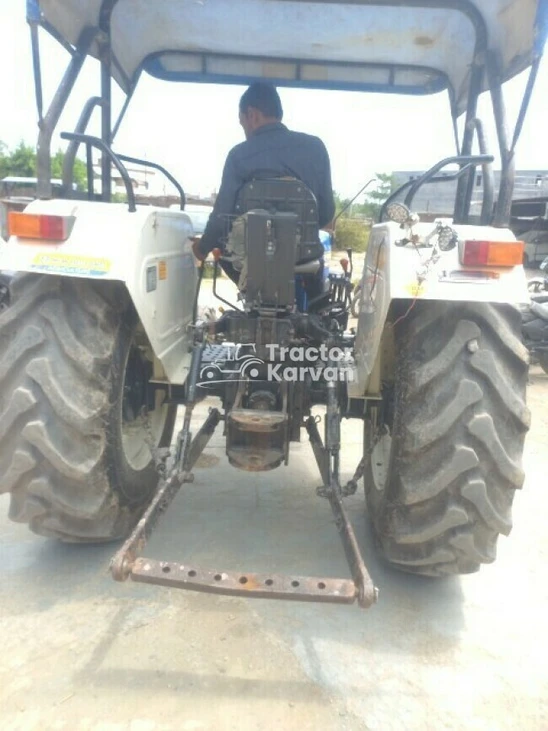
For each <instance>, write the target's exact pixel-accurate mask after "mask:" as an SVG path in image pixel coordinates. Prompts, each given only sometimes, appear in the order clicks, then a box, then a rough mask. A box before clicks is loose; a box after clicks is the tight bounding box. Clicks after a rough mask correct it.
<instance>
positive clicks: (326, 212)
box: [199, 122, 335, 256]
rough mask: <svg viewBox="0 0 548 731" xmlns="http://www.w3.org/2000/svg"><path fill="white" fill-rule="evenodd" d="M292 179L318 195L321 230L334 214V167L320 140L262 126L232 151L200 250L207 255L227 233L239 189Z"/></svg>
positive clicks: (277, 124) (279, 127)
mask: <svg viewBox="0 0 548 731" xmlns="http://www.w3.org/2000/svg"><path fill="white" fill-rule="evenodd" d="M260 177H262V178H264V177H277V178H280V177H292V178H297V179H298V180H301V181H302V182H303V183H304V184H305V185H306V186H308V188H310V190H311V191H312V192H313V193H314V195H315V196H316V200H317V201H318V213H319V223H320V228H321V227H323V226H326V225H327V224H328V223H329V222H330V221H331V220H332V219H333V216H334V215H335V202H334V200H333V189H332V187H331V166H330V163H329V155H328V154H327V150H326V149H325V145H324V144H323V142H322V141H321V140H320V139H319V137H313V136H312V135H307V134H303V133H302V132H293V131H291V130H289V129H287V127H286V126H285V125H283V124H282V123H281V122H274V123H272V124H265V125H263V126H262V127H259V128H258V129H257V130H255V132H254V133H253V134H252V135H251V137H250V138H249V139H248V140H246V141H245V142H242V143H241V144H239V145H236V147H233V148H232V150H231V151H230V152H229V154H228V157H227V159H226V162H225V167H224V170H223V178H222V181H221V187H220V189H219V194H218V196H217V200H216V201H215V206H214V208H213V212H212V214H211V216H210V218H209V221H208V223H207V226H206V229H205V231H204V235H203V236H202V240H201V242H200V245H199V248H200V250H201V252H202V254H204V256H205V255H206V254H208V253H209V252H210V251H211V250H212V249H214V248H215V247H216V246H219V243H220V240H221V239H222V238H223V237H225V236H226V234H227V231H228V222H229V218H228V217H229V216H231V215H233V214H234V209H235V206H236V199H237V196H238V192H239V191H240V188H241V187H242V186H243V185H244V184H245V183H247V182H249V181H250V180H253V179H254V178H260Z"/></svg>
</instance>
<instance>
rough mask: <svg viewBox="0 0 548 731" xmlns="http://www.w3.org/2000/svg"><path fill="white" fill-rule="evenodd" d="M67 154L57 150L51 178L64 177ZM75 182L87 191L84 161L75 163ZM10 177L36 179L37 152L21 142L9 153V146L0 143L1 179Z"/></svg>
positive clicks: (77, 160)
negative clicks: (64, 163) (64, 161)
mask: <svg viewBox="0 0 548 731" xmlns="http://www.w3.org/2000/svg"><path fill="white" fill-rule="evenodd" d="M64 157H65V153H64V152H63V151H62V150H57V152H56V153H55V155H53V157H52V159H51V177H52V178H62V177H63V160H64ZM73 174H74V182H75V183H76V185H77V186H78V188H79V189H80V190H87V170H86V165H85V163H84V162H83V161H82V160H79V159H78V158H76V160H75V161H74V173H73ZM8 176H14V177H20V178H35V177H36V150H35V149H34V147H32V146H31V145H26V144H25V143H24V142H23V141H21V142H20V143H19V144H18V145H17V147H16V148H15V150H13V151H11V152H10V151H9V150H8V147H7V145H5V144H4V143H3V142H1V141H0V178H5V177H8Z"/></svg>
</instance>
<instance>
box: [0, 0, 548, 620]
mask: <svg viewBox="0 0 548 731" xmlns="http://www.w3.org/2000/svg"><path fill="white" fill-rule="evenodd" d="M27 13H28V19H29V23H30V25H31V30H32V34H31V38H32V42H33V46H34V51H35V52H34V53H33V58H34V64H35V79H36V85H37V99H38V100H41V98H42V93H41V81H40V79H41V73H40V62H39V54H38V52H37V51H38V32H39V29H40V28H42V29H45V30H46V31H49V32H50V33H52V34H53V35H54V37H55V38H56V39H57V40H58V41H59V42H61V43H62V44H63V45H64V47H65V48H66V49H67V51H68V52H69V54H70V61H69V63H68V66H67V70H66V73H65V76H64V78H63V80H62V82H61V84H60V86H59V89H58V91H57V93H56V94H55V96H54V98H53V101H52V102H51V105H50V107H49V108H48V109H47V111H45V112H43V111H42V109H41V108H39V110H38V111H39V117H40V133H39V140H38V199H37V200H36V201H34V202H32V203H31V204H30V205H29V206H28V207H27V208H26V209H25V210H24V211H23V212H13V213H11V214H10V221H9V225H10V238H9V240H8V242H7V243H6V244H2V245H1V246H0V270H1V272H3V273H2V274H1V279H0V491H1V492H4V493H9V494H10V498H11V503H10V517H11V518H12V519H13V520H16V521H20V522H26V523H28V524H29V526H30V528H31V530H33V531H34V532H35V533H38V534H40V535H43V536H51V537H55V538H58V539H60V540H62V541H68V542H71V541H72V542H98V541H110V540H113V539H121V538H124V539H126V541H125V543H124V545H123V546H122V547H121V548H120V549H119V551H118V553H117V554H116V556H115V557H114V559H113V561H112V573H113V575H114V578H116V579H118V580H124V579H127V578H131V579H132V580H134V581H142V582H149V583H156V584H164V585H168V586H172V587H179V588H185V589H191V590H196V591H206V592H212V593H224V594H236V595H245V596H248V597H253V596H255V597H269V598H278V599H294V600H308V601H315V600H317V601H327V602H340V603H352V602H354V601H356V600H357V601H358V603H359V604H360V605H361V606H363V607H367V606H370V605H371V604H372V603H373V602H374V601H375V600H376V597H377V591H376V589H375V586H374V583H373V581H372V579H371V577H370V576H369V574H368V572H367V569H366V567H365V564H364V561H363V559H362V556H361V554H360V549H359V545H358V541H357V540H356V536H355V535H354V532H353V529H352V526H351V523H350V521H349V520H348V517H347V514H346V511H345V507H344V498H345V497H346V496H347V495H349V494H351V493H353V492H355V491H356V489H357V485H358V481H359V480H360V478H362V477H363V478H364V483H365V498H366V504H367V511H368V513H369V516H370V519H371V522H372V525H373V528H374V533H375V536H376V538H377V543H378V546H379V550H380V551H381V552H382V554H383V556H384V557H385V559H386V560H387V561H388V562H389V563H391V564H392V565H394V566H395V567H396V568H399V569H402V570H404V571H408V572H413V573H416V574H422V575H427V576H445V575H448V574H455V573H468V572H472V571H476V570H477V569H478V568H479V567H480V565H481V564H482V563H489V562H491V561H493V560H494V559H495V551H496V543H497V538H498V535H499V534H500V533H502V534H505V535H506V534H508V533H509V531H510V529H511V506H512V501H513V498H514V494H515V491H516V489H518V488H520V487H521V485H522V482H523V479H524V473H523V469H522V452H523V444H524V438H525V434H526V432H527V429H528V426H529V412H528V410H527V407H526V404H525V391H526V382H527V368H528V359H527V352H526V350H525V348H524V346H523V344H522V342H521V338H520V312H519V308H518V305H519V304H520V303H523V302H526V301H527V300H528V295H527V287H526V280H525V275H524V271H523V268H522V266H521V263H522V260H523V243H521V242H518V241H516V240H515V237H514V236H513V235H512V233H511V232H510V230H509V229H508V221H509V214H510V204H511V198H512V187H513V172H514V151H515V145H516V142H517V140H518V137H519V132H520V131H521V127H522V124H523V119H524V116H525V113H526V110H527V105H528V102H529V98H530V96H531V92H532V90H533V86H534V81H535V77H536V74H537V71H538V67H539V63H540V59H541V55H542V51H543V46H544V40H545V38H546V28H547V20H548V3H547V2H546V0H460V1H459V2H456V1H455V0H397V1H396V0H394V1H392V0H382V1H381V0H377V1H376V2H374V1H370V0H359V1H357V0H353V1H352V2H342V1H335V0H332V1H329V0H325V1H323V2H309V1H307V0H293V1H292V2H286V1H285V0H233V1H232V2H231V3H226V2H223V1H222V0H209V1H208V2H205V3H190V2H183V1H182V0H162V2H157V3H151V2H150V1H149V0H87V1H86V2H82V0H66V1H65V2H63V3H59V2H57V1H56V0H32V1H29V2H28V8H27ZM265 19H267V20H268V22H265ZM243 31H245V32H243ZM88 56H93V57H95V58H98V59H99V60H100V63H101V90H100V95H99V96H94V97H92V98H91V99H90V100H89V102H88V104H87V105H86V106H85V108H84V109H83V111H82V115H81V118H80V120H79V122H78V125H77V127H76V129H75V131H73V132H70V133H63V134H62V137H63V138H64V139H66V140H67V141H68V148H67V153H66V156H65V169H64V178H63V185H64V195H65V198H64V199H55V200H53V199H52V195H51V174H50V145H51V139H52V135H53V133H54V130H55V129H56V127H57V123H58V121H59V117H60V115H61V112H62V110H63V108H64V105H65V104H66V101H67V99H68V98H69V96H70V93H71V91H72V88H73V86H74V82H75V81H76V78H77V77H78V74H79V72H80V70H81V68H82V66H83V64H84V62H85V60H86V58H87V57H88ZM526 69H530V82H529V83H528V85H527V87H526V92H525V95H524V99H523V105H522V108H521V111H520V114H519V118H518V124H517V128H516V131H515V134H513V135H512V134H510V133H509V131H508V129H507V124H506V118H505V111H504V102H503V93H502V86H503V83H504V82H505V81H507V80H509V79H510V78H512V77H514V76H515V75H516V74H518V73H519V72H522V71H524V70H526ZM142 73H149V74H151V75H153V76H155V77H157V78H160V79H166V80H173V81H180V82H184V81H186V82H214V83H236V84H241V85H245V84H248V83H249V82H251V81H254V80H258V79H266V80H268V81H271V82H273V83H275V84H276V85H278V86H284V85H285V86H298V87H306V88H312V89H326V90H328V89H335V90H336V89H338V90H352V91H354V92H356V93H357V92H387V93H399V94H415V95H419V94H428V93H434V92H440V91H443V90H447V92H448V95H449V100H450V108H451V112H452V117H453V122H454V126H455V137H456V141H457V149H456V151H455V154H454V155H453V156H451V157H448V158H447V159H446V160H444V161H442V162H441V163H439V164H437V165H435V166H434V167H433V168H432V169H431V170H429V171H428V172H427V173H425V174H424V176H422V177H421V178H419V179H418V180H414V181H410V182H409V183H408V184H407V185H406V186H404V189H403V190H400V191H397V192H396V193H395V194H394V195H393V196H391V198H390V199H389V200H388V201H387V202H386V204H385V205H384V207H383V211H382V215H381V220H380V221H379V223H377V224H376V225H375V226H374V227H373V230H372V233H371V239H370V243H369V248H368V251H367V256H366V261H365V267H364V272H363V277H362V281H361V283H360V298H359V302H358V305H357V314H358V322H357V328H356V329H355V331H353V330H349V329H348V317H349V310H350V306H351V304H350V302H351V296H350V293H351V289H352V285H351V283H350V273H348V272H347V273H345V274H344V275H337V276H335V275H333V276H332V280H331V286H330V288H329V290H328V291H325V292H323V293H322V294H321V295H319V296H317V297H315V298H313V299H311V300H307V299H306V298H304V299H303V297H302V296H300V295H302V292H299V286H300V284H299V282H301V281H302V280H303V279H304V280H306V277H315V276H318V272H319V270H320V268H321V257H322V251H323V250H322V247H321V244H320V243H319V238H318V217H317V206H316V201H315V199H314V197H313V196H312V194H311V193H310V191H308V190H307V189H306V188H305V186H304V185H303V184H302V183H300V181H295V180H293V181H291V180H289V181H288V180H250V181H248V183H246V185H245V186H244V188H243V189H242V191H241V193H240V195H239V198H238V202H237V214H238V216H239V218H240V220H241V221H243V222H244V226H243V230H244V240H243V242H242V243H243V253H242V252H240V262H239V264H240V266H242V267H243V268H245V272H246V285H245V288H243V291H242V292H241V296H240V299H239V300H238V301H236V302H234V303H225V304H226V309H225V311H224V314H223V315H222V317H220V318H219V319H218V320H215V321H214V322H207V323H206V322H203V321H201V320H200V319H199V318H198V316H197V313H198V296H199V285H200V281H201V278H200V270H199V269H197V267H196V264H195V260H194V258H193V255H192V250H191V241H190V237H191V236H192V234H193V229H192V225H191V221H190V218H189V216H188V215H187V214H185V212H184V206H185V199H184V193H183V190H182V188H181V186H179V185H178V184H177V182H176V181H175V180H174V179H173V177H172V176H170V175H169V174H168V173H167V171H165V170H163V168H160V170H162V171H163V172H165V173H166V174H167V175H168V177H169V179H170V180H171V181H172V182H174V183H175V184H176V185H177V186H178V190H179V192H180V195H181V210H180V211H178V210H169V209H160V208H153V207H149V206H138V205H136V204H135V198H134V193H133V188H132V184H131V181H130V179H129V176H128V173H127V168H126V165H127V164H128V163H130V164H131V165H132V166H135V165H138V164H139V163H140V162H141V163H142V162H143V161H140V160H138V159H136V158H134V157H128V156H126V155H121V154H119V153H117V151H115V150H116V146H115V135H116V132H117V130H118V128H119V126H120V124H121V122H122V117H123V114H124V112H125V110H126V108H127V105H125V106H124V109H123V112H122V114H121V116H120V118H119V119H118V120H116V121H113V119H112V115H111V105H110V101H111V84H112V82H113V80H114V81H115V82H116V83H117V84H118V85H119V86H120V87H121V89H122V90H123V91H124V92H125V93H126V94H127V101H128V103H129V101H130V99H131V96H132V94H133V91H134V89H135V86H136V85H137V83H138V81H139V78H140V76H141V75H142ZM483 92H489V93H490V95H491V98H492V107H493V113H494V118H495V122H496V128H497V132H498V139H499V147H500V161H501V168H502V175H501V184H500V189H499V190H498V191H495V189H494V175H493V161H494V157H493V156H492V155H491V154H490V153H489V150H488V149H486V146H485V140H484V135H483V133H482V125H481V122H480V121H479V120H478V118H477V106H478V97H479V96H480V94H482V93H483ZM326 93H327V91H326ZM96 108H97V109H98V110H99V111H100V114H101V121H102V124H101V127H102V134H101V137H93V136H90V135H88V134H86V127H87V124H88V122H89V119H90V117H91V115H92V113H93V111H94V110H95V109H96ZM219 123H220V124H221V122H219ZM459 132H460V133H461V134H459ZM407 134H412V132H411V130H407ZM377 144H379V145H382V144H386V145H389V144H390V142H389V140H379V141H378V142H377ZM79 148H84V149H85V150H86V154H87V160H88V191H89V193H88V194H87V195H86V196H84V198H85V199H82V196H80V197H77V196H78V194H77V193H75V191H74V186H73V185H72V162H73V161H74V158H75V155H76V153H77V150H78V149H79ZM94 149H95V150H99V152H100V153H101V157H102V165H101V183H102V192H101V193H100V194H99V195H98V194H96V193H95V192H94V180H93V165H92V151H93V150H94ZM364 154H366V153H364ZM450 163H452V164H453V165H454V166H456V167H457V170H456V172H451V173H449V174H447V173H445V174H443V175H442V174H439V175H438V173H439V172H440V171H441V169H442V168H443V167H445V166H446V165H448V164H450ZM146 164H147V165H149V166H150V163H149V162H147V163H146ZM158 167H159V166H158ZM113 168H116V169H117V171H118V173H119V175H120V176H121V177H122V179H123V180H124V181H125V183H126V191H127V200H128V202H127V204H114V203H111V202H110V198H111V187H112V186H111V178H112V170H113ZM476 170H479V171H481V173H482V179H483V205H482V210H481V213H480V214H477V215H472V213H471V195H472V187H473V183H474V181H475V179H476ZM433 180H435V181H445V182H447V183H450V181H451V180H456V181H457V193H456V199H455V210H454V216H453V218H452V219H450V220H449V219H447V220H439V221H435V222H433V223H426V222H421V221H420V220H419V217H418V216H417V215H416V214H414V213H413V200H414V197H415V195H416V193H417V192H418V191H419V190H420V189H421V187H422V186H423V185H427V184H428V183H429V182H431V181H433ZM280 201H282V202H280ZM227 223H229V222H227ZM248 244H249V245H248ZM215 256H216V264H215V266H216V267H217V266H218V263H217V262H218V260H219V259H220V258H223V257H225V258H226V257H230V248H225V249H223V247H222V246H221V247H220V250H219V251H216V253H215ZM296 280H298V281H297V285H296V284H295V282H296ZM229 305H232V306H229ZM227 343H237V344H238V347H239V349H240V350H239V352H246V351H245V347H244V346H247V348H248V350H249V352H250V353H251V352H252V353H253V359H254V360H253V368H252V369H250V370H248V371H247V370H246V371H243V370H242V368H240V367H238V368H236V366H235V364H236V365H238V362H239V359H236V361H234V359H233V358H226V353H227V347H226V344H227ZM252 346H255V347H252ZM242 347H244V350H241V348H242ZM223 354H224V355H223ZM288 356H291V363H289V361H288ZM231 364H232V365H231ZM213 366H215V368H216V370H215V372H216V373H217V372H218V373H219V374H221V375H220V376H219V377H218V378H217V377H216V378H215V379H212V380H213V381H214V383H207V379H202V378H201V377H200V374H201V373H203V372H204V369H205V370H206V371H207V369H208V368H210V367H213ZM296 366H298V367H296ZM295 373H297V374H298V376H297V377H296V376H295ZM207 396H211V397H217V398H219V399H220V408H217V407H215V408H212V409H211V410H210V413H209V416H208V417H207V419H206V422H205V423H204V424H203V425H202V426H201V427H200V428H199V429H198V430H197V431H195V433H194V436H192V433H191V426H193V423H192V414H193V410H194V407H195V405H196V404H197V403H198V402H199V401H200V400H202V399H204V398H206V397H207ZM178 406H183V407H184V409H185V414H184V421H183V427H182V430H181V431H180V432H179V434H178V436H177V439H176V448H175V450H174V452H170V450H169V448H170V446H171V444H172V441H173V436H174V425H175V417H176V412H177V408H178ZM317 406H322V407H325V413H324V417H323V421H324V426H325V429H324V434H323V437H322V435H321V434H320V431H319V429H318V425H317V424H318V418H317V414H316V413H315V414H313V413H312V409H313V408H315V407H317ZM343 418H352V419H355V420H356V424H357V425H358V424H359V425H360V428H362V426H363V432H364V452H363V459H362V460H361V462H360V464H359V465H358V466H357V468H356V472H355V474H354V476H353V478H352V479H351V480H350V481H347V482H346V483H345V484H343V482H342V480H341V477H340V466H339V456H340V449H341V438H340V424H341V419H343ZM221 421H222V422H224V434H225V437H226V451H227V456H228V460H229V462H230V464H231V465H233V466H234V467H235V468H237V469H246V470H253V471H256V472H260V471H265V470H269V469H274V468H277V467H279V466H280V465H282V464H285V465H287V464H288V462H289V451H290V449H289V448H290V444H291V442H294V441H299V439H300V436H301V431H302V430H303V429H305V430H306V431H307V433H308V436H309V438H310V441H311V444H312V448H313V451H314V455H315V458H316V461H317V464H318V468H319V472H320V475H321V479H322V485H321V487H320V488H318V494H319V495H320V496H322V497H325V498H327V499H328V501H329V503H330V505H331V508H332V510H333V512H334V514H335V516H336V522H337V526H338V529H339V532H340V534H341V538H342V540H343V545H344V549H345V552H346V555H347V558H348V562H349V566H350V571H351V576H352V578H351V579H350V580H348V579H336V578H324V577H312V578H311V577H298V576H279V575H278V574H273V575H259V574H255V573H248V572H226V571H224V570H221V569H219V568H218V567H215V568H214V569H211V568H203V567H197V566H194V565H193V563H192V560H190V561H188V560H185V561H177V562H174V561H156V560H152V559H147V558H142V557H140V554H141V553H142V551H143V549H144V547H145V544H146V541H147V539H148V537H149V535H150V532H151V530H152V529H153V527H154V525H155V523H156V521H157V519H158V517H159V516H160V514H161V513H162V512H163V511H164V510H165V509H166V508H167V506H168V505H169V503H170V501H171V500H172V498H173V497H174V495H175V494H176V492H177V491H178V490H179V488H181V486H182V485H184V484H185V482H188V481H190V480H191V479H192V472H191V470H192V468H193V466H194V465H195V463H196V460H197V458H198V456H199V455H200V453H201V451H202V450H203V449H204V447H205V445H206V444H207V442H208V440H209V438H210V436H211V434H212V433H213V431H214V429H215V427H216V426H217V424H218V423H219V422H221ZM289 474H291V473H289ZM235 479H236V477H235Z"/></svg>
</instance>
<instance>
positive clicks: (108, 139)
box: [99, 0, 118, 203]
mask: <svg viewBox="0 0 548 731" xmlns="http://www.w3.org/2000/svg"><path fill="white" fill-rule="evenodd" d="M117 2H118V0H103V3H102V5H101V10H100V12H99V28H100V30H101V33H102V38H101V53H100V62H101V99H102V106H101V139H102V140H103V142H104V143H105V144H106V145H108V146H109V147H110V145H111V143H112V43H111V40H112V39H111V18H112V11H113V10H114V6H115V5H116V3H117ZM111 198H112V167H111V160H110V158H109V157H108V155H105V153H104V152H103V153H102V155H101V200H103V201H104V202H105V203H109V202H110V200H111Z"/></svg>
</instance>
